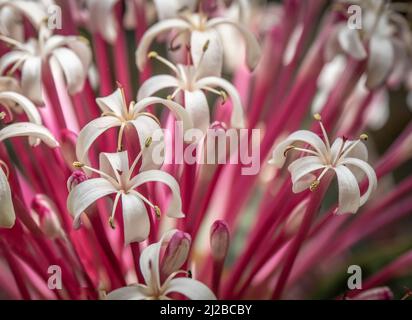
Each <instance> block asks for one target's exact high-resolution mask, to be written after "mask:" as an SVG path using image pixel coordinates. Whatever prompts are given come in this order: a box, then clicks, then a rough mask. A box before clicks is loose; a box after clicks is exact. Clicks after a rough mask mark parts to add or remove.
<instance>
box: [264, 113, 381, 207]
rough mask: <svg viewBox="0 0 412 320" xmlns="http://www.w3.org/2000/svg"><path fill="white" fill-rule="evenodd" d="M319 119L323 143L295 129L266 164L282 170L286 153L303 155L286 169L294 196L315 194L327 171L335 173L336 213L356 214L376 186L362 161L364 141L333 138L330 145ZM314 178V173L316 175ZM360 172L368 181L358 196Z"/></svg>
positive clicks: (374, 176) (310, 133)
mask: <svg viewBox="0 0 412 320" xmlns="http://www.w3.org/2000/svg"><path fill="white" fill-rule="evenodd" d="M315 119H317V120H319V123H320V126H321V130H322V134H323V136H324V141H323V140H322V139H321V138H320V137H319V136H318V135H316V134H315V133H313V132H311V131H307V130H299V131H296V132H294V133H292V134H290V135H289V136H288V137H287V138H286V139H285V140H284V141H283V142H281V143H280V144H279V145H277V146H276V148H275V149H274V151H273V158H272V159H271V160H270V163H272V164H275V165H277V166H278V167H282V166H283V164H284V163H285V160H286V155H287V153H288V152H289V151H292V150H295V151H299V152H303V153H305V154H306V155H305V156H303V157H301V158H298V159H297V160H295V161H293V162H292V163H291V164H290V165H289V167H288V170H289V172H290V173H291V175H292V183H293V192H295V193H298V192H302V191H304V190H306V189H308V188H309V189H310V190H311V191H315V190H316V189H317V187H318V186H319V184H320V183H321V179H322V177H323V176H325V174H326V173H327V172H328V171H329V170H333V171H334V172H335V173H336V177H337V180H338V187H339V208H338V211H337V212H338V213H356V212H357V211H358V209H359V207H360V206H362V205H363V204H364V203H365V202H366V201H367V200H368V199H369V197H370V195H371V193H372V191H373V190H374V189H375V188H376V186H377V178H376V174H375V171H374V170H373V168H372V167H371V166H370V165H369V164H368V163H367V162H366V161H367V157H368V152H367V149H366V147H365V145H364V144H363V143H362V141H361V140H366V139H367V136H366V135H365V134H363V135H361V137H360V139H358V140H348V139H346V138H337V139H336V140H335V142H334V143H333V144H332V145H331V144H330V142H329V138H328V136H327V133H326V130H325V128H324V126H323V124H322V122H321V121H320V120H321V119H320V115H319V114H316V115H315ZM296 142H303V143H304V144H308V145H309V146H310V147H312V149H307V148H304V147H302V148H301V147H297V146H295V145H294V143H296ZM319 171H320V174H319V175H317V176H316V175H315V172H319ZM362 173H364V174H366V176H367V178H368V189H367V190H366V191H365V193H364V194H363V195H362V196H361V195H360V190H359V186H358V179H360V178H361V177H362Z"/></svg>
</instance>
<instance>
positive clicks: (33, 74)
mask: <svg viewBox="0 0 412 320" xmlns="http://www.w3.org/2000/svg"><path fill="white" fill-rule="evenodd" d="M41 63H42V62H41V58H40V57H30V58H28V59H26V61H25V62H24V64H23V67H22V70H21V88H22V90H23V92H24V94H25V95H27V96H28V97H29V98H30V99H32V100H33V101H35V102H38V103H41V102H42V101H43V98H42V91H41V90H42V89H41V88H42V86H41V83H42V81H41V80H42V79H41Z"/></svg>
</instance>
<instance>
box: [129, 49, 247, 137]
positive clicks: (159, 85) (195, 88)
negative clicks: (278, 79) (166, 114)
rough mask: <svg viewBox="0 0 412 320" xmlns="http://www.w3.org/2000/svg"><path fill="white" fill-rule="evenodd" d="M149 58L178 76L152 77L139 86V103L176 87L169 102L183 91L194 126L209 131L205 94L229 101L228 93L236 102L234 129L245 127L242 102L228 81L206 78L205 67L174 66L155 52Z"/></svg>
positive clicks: (233, 118) (233, 119)
mask: <svg viewBox="0 0 412 320" xmlns="http://www.w3.org/2000/svg"><path fill="white" fill-rule="evenodd" d="M207 44H208V42H207V43H206V44H205V45H204V52H206V51H207V50H208V49H207ZM149 56H150V57H151V58H155V59H158V60H159V61H161V62H163V63H164V64H165V65H166V66H168V67H169V68H170V69H171V70H172V71H173V72H174V73H175V76H170V75H158V76H153V77H151V78H150V79H148V80H147V81H145V82H144V83H143V84H142V86H141V87H140V89H139V92H138V95H137V100H140V99H143V98H145V97H148V96H151V95H153V94H154V93H156V92H157V91H159V90H162V89H165V88H175V90H174V92H173V93H172V94H171V95H170V96H169V97H168V99H174V98H175V96H176V95H177V94H178V93H179V92H181V91H183V92H184V101H185V109H186V110H187V112H188V113H189V115H190V117H191V119H192V121H193V126H194V127H195V128H199V129H201V130H202V131H203V132H206V130H207V128H208V127H209V125H210V115H209V104H208V102H207V99H206V96H205V94H204V92H203V91H209V92H212V93H215V94H217V95H219V96H221V97H222V98H223V100H226V96H227V94H228V95H229V97H230V98H231V99H232V102H233V111H232V118H231V122H232V126H233V127H236V128H242V127H244V119H243V107H242V102H241V100H240V96H239V94H238V92H237V90H236V88H235V87H234V86H233V85H232V84H231V83H230V82H229V81H226V80H225V79H222V78H219V77H213V76H204V75H203V74H202V70H203V69H202V68H197V67H195V66H191V65H181V64H178V65H174V64H172V63H171V62H170V61H168V60H166V59H165V58H163V57H160V56H159V55H158V54H157V53H156V52H153V51H152V52H150V53H149ZM215 87H220V88H222V89H223V90H224V91H218V90H216V89H215ZM226 92H227V94H226Z"/></svg>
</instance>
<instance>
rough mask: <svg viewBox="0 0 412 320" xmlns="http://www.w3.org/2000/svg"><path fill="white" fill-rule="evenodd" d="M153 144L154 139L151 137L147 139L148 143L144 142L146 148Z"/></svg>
mask: <svg viewBox="0 0 412 320" xmlns="http://www.w3.org/2000/svg"><path fill="white" fill-rule="evenodd" d="M152 142H153V139H152V137H149V138H147V139H146V141H145V142H144V146H145V147H146V148H149V147H150V145H151V144H152Z"/></svg>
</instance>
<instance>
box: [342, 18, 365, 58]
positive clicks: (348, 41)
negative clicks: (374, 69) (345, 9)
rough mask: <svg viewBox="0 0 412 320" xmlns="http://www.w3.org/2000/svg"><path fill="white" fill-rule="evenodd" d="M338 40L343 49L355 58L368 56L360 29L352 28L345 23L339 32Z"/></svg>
mask: <svg viewBox="0 0 412 320" xmlns="http://www.w3.org/2000/svg"><path fill="white" fill-rule="evenodd" d="M338 41H339V44H340V46H341V48H342V49H343V51H345V52H346V53H347V54H349V55H350V56H352V57H353V58H355V59H357V60H363V59H365V58H366V56H367V53H366V50H365V47H364V46H363V43H362V40H361V38H360V35H359V32H358V30H355V29H350V28H348V26H347V25H346V24H343V25H342V26H341V27H340V30H339V32H338Z"/></svg>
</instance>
